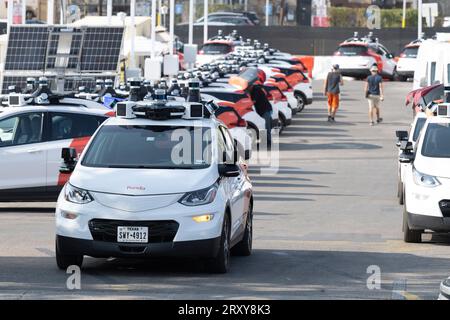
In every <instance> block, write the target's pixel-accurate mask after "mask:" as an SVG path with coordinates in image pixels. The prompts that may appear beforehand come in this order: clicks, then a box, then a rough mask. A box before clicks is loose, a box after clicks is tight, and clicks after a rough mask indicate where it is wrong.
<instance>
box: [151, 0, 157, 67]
mask: <svg viewBox="0 0 450 320" xmlns="http://www.w3.org/2000/svg"><path fill="white" fill-rule="evenodd" d="M155 40H156V0H152V48H151V51H150V52H151V54H150V55H151V58H152V59H154V58H155Z"/></svg>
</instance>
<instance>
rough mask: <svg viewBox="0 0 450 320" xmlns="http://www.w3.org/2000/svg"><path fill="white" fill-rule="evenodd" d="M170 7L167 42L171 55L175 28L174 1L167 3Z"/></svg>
mask: <svg viewBox="0 0 450 320" xmlns="http://www.w3.org/2000/svg"><path fill="white" fill-rule="evenodd" d="M169 7H170V13H169V14H170V17H169V33H170V40H169V50H170V54H173V43H174V34H175V31H174V28H175V0H170V3H169Z"/></svg>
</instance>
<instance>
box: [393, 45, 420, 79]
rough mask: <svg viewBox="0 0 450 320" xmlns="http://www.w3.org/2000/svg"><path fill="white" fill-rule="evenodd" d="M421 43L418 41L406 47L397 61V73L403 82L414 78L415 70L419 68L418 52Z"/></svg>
mask: <svg viewBox="0 0 450 320" xmlns="http://www.w3.org/2000/svg"><path fill="white" fill-rule="evenodd" d="M419 47H420V41H418V40H416V41H413V42H411V43H410V44H408V45H407V46H405V48H404V49H403V50H402V52H401V53H400V56H399V58H398V61H397V73H398V76H399V79H400V80H401V81H406V80H407V79H409V78H414V70H416V68H417V52H418V51H419Z"/></svg>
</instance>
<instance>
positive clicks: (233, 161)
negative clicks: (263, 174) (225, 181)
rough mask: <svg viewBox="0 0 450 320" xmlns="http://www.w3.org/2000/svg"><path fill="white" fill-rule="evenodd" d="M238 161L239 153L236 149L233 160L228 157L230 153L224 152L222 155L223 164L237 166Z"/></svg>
mask: <svg viewBox="0 0 450 320" xmlns="http://www.w3.org/2000/svg"><path fill="white" fill-rule="evenodd" d="M238 159H239V153H238V151H237V150H236V149H234V151H233V156H232V159H230V157H229V156H228V153H227V152H226V151H224V152H223V154H222V162H223V163H228V164H230V163H231V164H236V163H237V161H238Z"/></svg>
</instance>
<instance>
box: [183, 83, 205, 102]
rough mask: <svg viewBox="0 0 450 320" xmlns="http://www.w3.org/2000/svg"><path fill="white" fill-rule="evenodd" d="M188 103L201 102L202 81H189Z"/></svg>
mask: <svg viewBox="0 0 450 320" xmlns="http://www.w3.org/2000/svg"><path fill="white" fill-rule="evenodd" d="M186 101H187V102H201V101H202V99H201V97H200V81H198V79H192V80H190V81H189V92H188V96H187V98H186Z"/></svg>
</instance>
